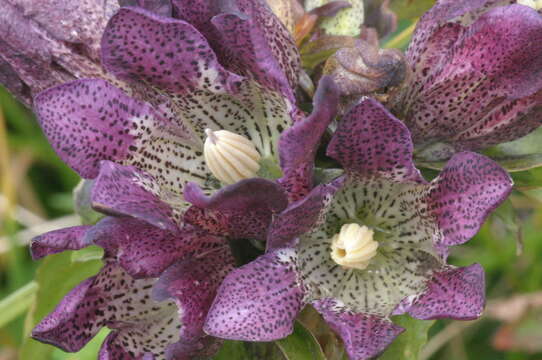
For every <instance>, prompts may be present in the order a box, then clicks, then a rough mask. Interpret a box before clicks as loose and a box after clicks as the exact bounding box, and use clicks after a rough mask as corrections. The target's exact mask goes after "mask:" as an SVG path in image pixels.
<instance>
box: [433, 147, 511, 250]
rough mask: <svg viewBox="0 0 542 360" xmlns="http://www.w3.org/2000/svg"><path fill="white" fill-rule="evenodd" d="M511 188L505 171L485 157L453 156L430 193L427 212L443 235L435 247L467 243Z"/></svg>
mask: <svg viewBox="0 0 542 360" xmlns="http://www.w3.org/2000/svg"><path fill="white" fill-rule="evenodd" d="M512 185H513V183H512V180H511V178H510V176H509V175H508V174H507V173H506V171H505V170H504V169H502V168H501V167H500V166H499V165H498V164H496V163H495V162H494V161H492V160H490V159H488V158H487V157H485V156H483V155H479V154H475V153H470V152H463V153H459V154H457V155H455V156H454V157H453V158H452V159H451V160H450V161H449V162H448V163H447V165H446V167H445V168H444V169H443V171H442V172H441V173H440V175H439V177H438V178H436V179H435V180H434V181H433V182H432V183H431V187H430V190H429V196H428V200H427V201H428V211H429V212H430V214H432V216H434V217H435V218H436V219H437V222H438V226H439V228H440V231H441V233H442V237H439V238H438V240H437V242H436V244H435V245H437V246H439V247H442V246H451V245H458V244H462V243H464V242H466V241H468V240H469V239H470V238H471V237H473V236H474V235H475V234H476V233H477V232H478V230H479V229H480V227H481V226H482V224H483V223H484V221H485V219H486V217H487V216H488V215H489V213H490V212H491V211H493V210H494V209H495V208H496V207H497V206H498V205H499V204H500V203H501V202H502V201H504V199H506V198H507V197H508V194H510V192H511V191H512Z"/></svg>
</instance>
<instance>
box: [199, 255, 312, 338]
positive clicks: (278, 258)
mask: <svg viewBox="0 0 542 360" xmlns="http://www.w3.org/2000/svg"><path fill="white" fill-rule="evenodd" d="M302 298H303V293H302V290H301V287H300V284H299V283H298V281H297V269H296V253H295V251H294V250H293V249H289V248H283V249H279V250H275V251H271V252H269V253H267V254H265V255H262V256H260V257H259V258H258V259H256V260H254V261H253V262H251V263H248V264H247V265H245V266H243V267H240V268H237V269H235V270H233V271H232V272H231V273H230V274H228V276H226V278H225V279H224V282H223V283H222V285H221V286H220V288H219V290H218V294H217V296H216V298H215V301H214V303H213V305H212V306H211V309H210V311H209V314H208V316H207V320H206V322H205V326H204V330H205V332H206V333H207V334H209V335H212V336H216V337H220V338H225V339H234V340H244V341H272V340H277V339H280V338H283V337H285V336H287V335H289V334H290V333H291V332H292V331H293V323H294V319H295V317H296V316H297V314H298V312H299V311H300V310H301V308H302V306H303V301H302Z"/></svg>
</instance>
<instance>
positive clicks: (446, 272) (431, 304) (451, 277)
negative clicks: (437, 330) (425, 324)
mask: <svg viewBox="0 0 542 360" xmlns="http://www.w3.org/2000/svg"><path fill="white" fill-rule="evenodd" d="M484 304H485V276H484V269H483V268H482V267H481V266H480V265H479V264H473V265H471V266H467V267H462V268H448V269H443V270H441V271H439V272H436V273H435V274H434V275H433V278H432V279H431V281H430V282H429V283H428V285H427V290H426V292H425V293H424V294H423V295H422V296H421V297H419V298H418V299H417V300H416V301H415V302H414V304H413V305H412V306H411V307H410V308H408V313H409V314H410V315H411V316H413V317H415V318H418V319H423V320H427V319H440V318H452V319H459V320H474V319H477V318H479V317H480V315H482V311H483V309H484Z"/></svg>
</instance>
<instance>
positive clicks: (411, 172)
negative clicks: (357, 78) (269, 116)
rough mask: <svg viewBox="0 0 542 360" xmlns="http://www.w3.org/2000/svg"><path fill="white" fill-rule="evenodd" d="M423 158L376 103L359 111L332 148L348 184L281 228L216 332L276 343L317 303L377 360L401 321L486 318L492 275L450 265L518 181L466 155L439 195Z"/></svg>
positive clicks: (440, 181) (229, 286) (242, 273)
mask: <svg viewBox="0 0 542 360" xmlns="http://www.w3.org/2000/svg"><path fill="white" fill-rule="evenodd" d="M298 126H303V123H299V124H296V126H294V128H293V129H295V128H296V127H298ZM285 146H290V148H291V149H292V151H296V149H297V146H298V145H296V143H295V142H291V143H289V144H288V145H285ZM412 151H413V144H412V141H411V137H410V133H409V131H408V130H407V128H406V127H405V125H404V124H403V123H402V122H400V121H399V120H397V119H396V118H394V117H393V116H392V115H391V114H390V113H389V112H388V111H387V110H386V109H384V107H383V106H382V105H380V104H379V103H377V102H376V101H374V100H372V99H369V98H365V99H363V100H362V101H361V102H359V103H358V104H356V105H355V106H354V107H353V108H352V109H351V110H350V111H349V112H348V113H347V114H346V115H345V116H344V117H343V118H342V120H341V121H340V122H339V125H338V129H337V131H336V132H335V134H334V136H333V138H332V140H331V142H330V144H329V147H328V155H329V156H331V157H332V158H334V159H335V160H337V161H338V162H339V163H340V164H341V165H342V166H343V168H344V169H345V175H344V176H341V177H339V178H336V179H335V180H333V181H332V182H330V183H326V184H322V185H319V186H317V187H316V188H314V189H313V190H312V192H311V193H310V194H309V195H308V196H307V197H305V198H304V199H302V200H300V201H298V202H295V203H292V204H290V205H289V207H288V208H287V209H286V210H285V211H284V212H282V213H281V214H280V215H279V216H278V217H276V218H275V219H274V220H273V223H272V225H271V227H270V230H269V235H268V240H267V246H268V250H267V253H266V254H265V255H263V256H261V257H259V258H258V259H257V260H255V261H253V262H252V263H249V264H247V265H245V266H243V267H241V268H238V269H235V270H234V271H232V272H231V273H229V274H228V275H227V276H226V278H225V280H224V282H223V283H222V285H221V286H220V288H219V290H218V294H217V297H216V299H215V301H214V303H213V305H212V307H211V310H210V312H209V315H208V317H207V320H206V323H205V327H204V329H205V331H206V332H207V333H208V334H210V335H214V336H218V337H222V338H226V339H239V340H247V341H270V340H275V339H278V338H281V337H284V336H286V335H288V334H289V333H290V332H291V329H292V322H293V320H294V318H295V317H296V315H297V314H298V312H299V311H300V309H301V308H302V307H303V306H304V305H305V304H307V303H310V304H312V305H313V306H315V308H316V309H317V310H318V311H319V312H320V313H321V314H322V315H323V316H324V318H325V320H326V321H327V322H328V323H329V324H330V326H331V327H332V328H333V329H334V330H335V331H336V332H337V333H338V334H339V335H340V336H341V337H342V339H343V341H344V343H345V347H346V350H347V352H348V354H349V356H350V358H351V359H353V360H356V359H368V358H370V357H372V356H375V355H377V354H378V353H380V352H381V351H382V350H383V349H384V348H386V346H387V345H388V344H389V343H390V342H391V341H392V340H393V339H394V338H395V337H396V336H397V335H398V334H399V333H400V332H402V331H403V329H402V328H400V327H399V326H396V325H394V324H393V323H392V322H391V321H390V319H389V317H390V315H392V314H400V313H403V312H408V313H410V314H411V315H412V316H413V317H416V318H420V319H434V318H441V317H450V318H455V319H474V318H477V317H478V316H480V314H481V312H482V308H483V305H484V300H485V296H484V273H483V270H482V268H481V267H480V265H478V264H473V265H471V266H468V267H464V268H457V267H455V266H452V265H448V264H447V263H446V258H447V253H448V247H449V246H453V245H458V244H462V243H464V242H466V241H468V240H469V239H470V238H471V237H472V236H473V235H474V234H475V233H476V232H477V231H478V229H479V228H480V226H481V224H482V223H483V221H484V220H485V218H486V216H487V215H488V213H489V212H490V211H491V210H493V209H494V208H495V207H496V206H497V205H498V204H499V203H500V202H502V201H503V200H504V199H505V198H506V196H507V195H508V194H509V192H510V191H511V188H512V181H511V179H510V177H509V176H508V175H507V173H506V172H505V171H504V170H503V169H502V168H500V167H499V166H498V165H497V164H496V163H494V162H493V161H492V160H490V159H488V158H486V157H484V156H482V155H478V154H476V153H471V152H462V153H459V154H457V155H455V156H454V157H453V158H452V159H451V160H450V161H449V162H448V164H447V166H446V167H445V168H444V170H443V171H442V173H441V174H440V176H439V177H437V178H436V179H435V180H433V181H431V182H429V183H428V182H426V181H425V180H424V179H423V178H422V177H421V175H420V173H419V171H418V170H417V169H416V168H415V166H414V164H413V162H412Z"/></svg>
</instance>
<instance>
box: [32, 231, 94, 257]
mask: <svg viewBox="0 0 542 360" xmlns="http://www.w3.org/2000/svg"><path fill="white" fill-rule="evenodd" d="M90 228H91V226H89V225H83V226H73V227H68V228H63V229H59V230H54V231H50V232H48V233H45V234H42V235H40V236H37V237H35V238H34V239H32V244H31V248H30V251H31V253H32V259H34V260H38V259H41V258H42V257H45V256H47V255H52V254H56V253H59V252H62V251H65V250H79V249H82V248H84V247H86V246H88V245H89V243H88V242H87V241H86V239H85V235H86V233H87V231H88V230H89V229H90Z"/></svg>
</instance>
